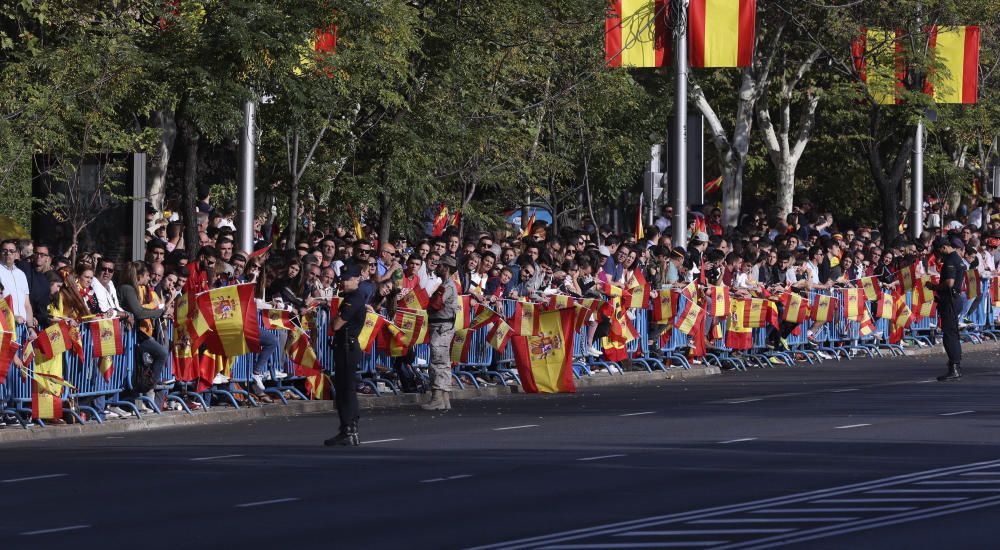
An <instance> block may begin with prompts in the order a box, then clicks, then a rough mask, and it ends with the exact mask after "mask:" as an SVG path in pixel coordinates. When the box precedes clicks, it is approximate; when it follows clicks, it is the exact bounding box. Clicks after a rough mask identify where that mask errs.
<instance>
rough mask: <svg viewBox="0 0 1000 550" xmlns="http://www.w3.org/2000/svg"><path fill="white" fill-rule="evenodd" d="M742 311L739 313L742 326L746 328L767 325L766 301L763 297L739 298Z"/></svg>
mask: <svg viewBox="0 0 1000 550" xmlns="http://www.w3.org/2000/svg"><path fill="white" fill-rule="evenodd" d="M739 303H740V308H741V309H742V310H743V313H742V314H741V315H740V318H741V319H742V322H743V326H745V327H747V328H751V329H753V328H764V327H766V326H767V321H768V318H769V315H768V304H769V303H770V302H768V301H767V300H765V299H763V298H744V299H742V300H739Z"/></svg>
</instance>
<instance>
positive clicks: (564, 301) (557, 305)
mask: <svg viewBox="0 0 1000 550" xmlns="http://www.w3.org/2000/svg"><path fill="white" fill-rule="evenodd" d="M574 303H575V300H574V299H573V297H572V296H567V295H566V294H553V295H552V296H549V301H548V302H547V303H546V304H545V307H546V308H548V309H563V308H566V307H573V304H574Z"/></svg>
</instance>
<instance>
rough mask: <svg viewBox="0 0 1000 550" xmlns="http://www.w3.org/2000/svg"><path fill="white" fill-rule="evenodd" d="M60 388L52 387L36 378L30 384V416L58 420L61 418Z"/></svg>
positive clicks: (35, 418) (36, 418)
mask: <svg viewBox="0 0 1000 550" xmlns="http://www.w3.org/2000/svg"><path fill="white" fill-rule="evenodd" d="M61 394H62V390H61V389H53V388H49V387H47V386H46V384H44V383H39V381H38V380H37V379H36V380H35V381H34V382H32V384H31V418H32V419H34V420H38V419H43V420H58V419H60V418H62V415H63V410H62V397H60V395H61Z"/></svg>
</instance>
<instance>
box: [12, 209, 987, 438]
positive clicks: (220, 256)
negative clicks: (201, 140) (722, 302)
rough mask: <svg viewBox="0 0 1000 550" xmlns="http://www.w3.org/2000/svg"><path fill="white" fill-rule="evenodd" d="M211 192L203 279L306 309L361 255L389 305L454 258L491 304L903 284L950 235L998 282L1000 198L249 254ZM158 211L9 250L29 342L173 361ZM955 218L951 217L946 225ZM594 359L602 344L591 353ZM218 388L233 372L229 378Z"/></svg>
mask: <svg viewBox="0 0 1000 550" xmlns="http://www.w3.org/2000/svg"><path fill="white" fill-rule="evenodd" d="M200 199H201V200H200V205H199V212H198V215H197V220H196V221H197V225H198V236H199V243H198V248H199V252H198V255H197V259H196V260H195V261H197V262H199V265H200V267H201V268H202V269H203V270H204V271H205V272H207V273H208V279H207V280H206V281H204V283H203V284H204V285H205V286H206V287H218V286H223V285H231V284H237V283H252V284H254V285H255V288H256V297H257V298H258V299H259V300H260V301H261V305H263V306H265V307H275V308H287V309H291V310H296V311H299V312H304V311H305V310H307V309H308V308H311V307H314V306H317V305H323V304H328V303H329V302H330V300H331V299H332V298H333V297H334V296H336V294H337V284H338V277H339V274H340V273H341V271H342V270H343V269H344V267H345V266H347V265H349V264H356V265H357V266H358V267H359V268H360V269H361V272H362V278H363V279H364V280H365V281H367V282H366V283H365V284H371V285H375V286H376V287H377V292H373V293H372V294H373V296H374V298H373V304H372V306H373V307H376V308H377V307H383V308H388V309H390V310H391V309H392V308H393V307H395V304H396V303H397V302H398V301H399V300H400V299H401V298H404V297H405V296H406V295H407V293H410V292H414V291H415V289H417V288H418V287H420V288H421V289H422V290H424V291H426V292H427V293H428V294H430V293H432V292H433V291H434V290H435V289H436V287H437V286H439V285H440V284H441V283H442V281H441V280H440V279H439V278H438V277H437V276H436V275H435V271H436V267H437V265H438V262H440V261H441V260H442V258H443V257H445V256H451V257H453V258H454V259H455V261H456V264H457V265H458V270H457V274H456V279H457V284H459V285H460V286H461V292H462V293H463V294H468V295H471V296H472V299H473V300H475V301H476V302H479V303H482V304H485V305H488V306H491V307H495V306H496V305H497V302H498V301H500V300H504V299H527V300H532V301H539V302H541V301H547V300H548V298H549V297H550V296H552V295H554V294H565V295H569V296H574V297H582V298H587V297H600V295H601V284H600V283H602V282H605V281H607V282H611V283H619V284H628V283H629V282H630V281H631V280H633V279H635V278H636V277H637V276H641V277H642V278H643V279H644V280H645V281H647V282H648V283H649V284H650V285H652V286H653V287H654V288H669V287H672V286H683V285H686V284H687V283H689V282H692V281H693V282H699V283H701V284H707V285H725V286H728V287H729V288H730V289H731V292H734V293H736V294H737V295H738V294H740V293H746V294H748V295H749V294H750V293H755V294H757V293H764V294H776V293H780V292H784V291H787V290H793V291H806V290H810V289H828V288H831V287H834V286H838V285H840V286H845V285H849V286H853V285H855V284H856V281H857V280H858V279H859V278H862V277H868V276H875V277H877V278H878V280H879V282H880V283H881V284H883V285H884V286H886V287H892V286H893V285H898V284H899V283H898V281H897V273H898V272H899V270H900V269H901V268H903V267H906V266H909V265H911V264H917V265H918V270H919V272H933V271H934V270H935V269H936V267H935V261H934V258H933V256H932V255H930V254H929V252H930V247H931V243H932V240H933V239H934V238H936V237H938V236H939V235H942V234H944V235H946V236H947V238H949V239H951V241H952V242H953V244H954V246H955V247H956V248H957V249H958V250H959V251H961V255H962V257H963V259H964V260H965V262H966V263H967V266H968V268H969V269H973V270H977V271H978V272H979V273H980V275H981V276H982V277H983V278H989V277H993V276H994V274H995V272H996V270H997V266H998V265H1000V201H992V202H984V203H983V204H978V203H977V202H975V201H972V202H969V201H967V202H966V205H965V208H964V209H960V210H959V213H958V215H956V216H954V217H946V218H941V217H940V215H938V218H937V219H929V225H928V229H927V230H925V231H924V232H923V233H922V234H921V236H920V238H919V239H915V240H911V239H907V238H905V237H897V238H895V239H894V240H892V241H891V242H887V241H886V239H885V238H884V237H883V234H884V232H882V231H879V230H878V229H876V228H872V227H867V226H863V225H854V224H850V223H845V220H837V219H835V218H834V216H833V215H832V214H831V213H830V212H828V211H822V210H819V209H817V208H816V207H815V206H813V205H811V204H808V203H804V204H802V205H800V206H798V207H796V208H795V210H794V211H793V212H792V213H790V214H788V215H787V216H785V217H783V218H779V217H776V216H774V215H772V214H770V213H768V212H765V211H764V210H761V209H758V210H756V211H754V212H751V213H748V214H746V215H744V216H743V218H742V219H741V222H740V224H739V225H738V227H735V228H732V229H729V230H724V228H723V227H722V225H721V212H720V211H719V209H718V208H706V209H704V211H699V210H698V209H694V210H692V211H691V213H690V216H689V219H690V221H691V226H690V228H689V233H690V238H689V242H688V243H687V247H686V248H685V247H681V246H677V245H676V243H674V242H673V239H672V237H671V231H670V224H671V223H672V210H671V207H669V206H667V207H664V208H663V210H662V212H661V213H660V215H659V216H658V217H657V218H656V221H655V223H654V224H652V225H650V226H648V227H646V228H644V229H645V231H644V233H645V235H644V237H643V238H642V239H640V240H637V239H636V238H635V235H634V233H632V232H629V233H625V234H623V233H615V232H614V231H613V230H612V228H611V227H609V226H601V227H592V228H589V229H574V228H566V227H563V228H560V229H559V230H558V231H555V230H553V228H552V227H551V226H549V225H547V224H545V223H536V224H535V225H534V226H533V227H532V228H531V231H530V234H528V235H526V236H523V237H522V236H518V235H517V234H516V233H511V232H510V231H508V232H503V233H494V232H486V231H480V232H468V231H466V232H465V235H464V236H460V235H459V234H458V232H457V228H450V229H449V230H447V231H446V232H445V233H444V234H443V235H442V236H439V237H430V238H421V239H419V240H417V241H410V240H408V239H407V238H406V237H404V236H397V237H395V238H392V239H385V240H383V239H379V238H378V236H377V235H374V234H371V235H369V236H368V237H366V238H358V237H357V236H356V235H355V234H354V232H353V231H348V230H346V229H345V228H344V227H342V226H332V227H320V224H318V223H312V224H310V225H308V226H307V227H308V228H307V230H306V232H305V233H304V235H303V237H302V238H301V239H299V240H298V241H297V242H295V243H294V246H292V247H288V246H286V245H287V241H285V240H284V239H283V238H280V237H278V238H276V236H275V235H272V234H271V231H270V230H271V229H272V228H271V227H269V226H268V224H267V216H266V215H265V214H264V213H261V214H259V215H258V216H257V217H256V218H255V223H254V246H253V248H254V252H252V253H244V252H239V251H237V247H236V242H235V240H236V239H235V226H234V224H233V222H232V217H233V211H232V209H231V208H223V209H216V208H212V207H211V205H210V204H209V199H210V197H209V196H208V195H207V194H203V195H202V197H200ZM932 212H933V211H932ZM933 215H934V214H933V213H932V216H933ZM171 218H173V219H171ZM148 219H149V221H150V226H149V231H148V233H147V236H146V238H147V242H146V249H145V257H144V259H143V260H142V261H136V262H115V261H113V260H112V259H111V258H109V257H107V256H104V255H102V253H101V251H99V250H86V251H75V250H59V251H56V250H53V248H52V247H50V246H48V245H47V243H41V242H32V241H31V240H6V241H3V242H2V243H0V285H2V288H3V296H4V297H9V300H10V303H11V306H12V309H13V311H14V314H15V316H16V320H17V322H18V323H23V324H24V325H25V326H26V327H27V328H28V331H29V338H32V337H34V335H35V334H37V331H39V330H41V329H43V328H44V327H45V326H47V325H48V324H50V323H51V322H53V320H54V319H67V320H68V321H69V322H70V323H71V324H76V323H79V322H81V321H84V320H86V319H89V318H92V317H94V316H119V317H122V318H123V319H124V320H125V322H126V323H127V324H128V326H129V327H135V328H136V329H137V331H138V333H137V339H138V345H139V347H140V348H141V349H142V350H143V351H144V352H145V353H146V354H147V355H148V357H149V358H150V360H152V361H153V363H154V366H155V368H156V369H160V368H162V366H163V364H164V361H165V360H166V357H167V354H168V353H169V349H168V346H169V342H166V341H165V339H164V338H163V336H162V335H161V334H159V331H160V330H161V328H160V327H161V326H162V324H161V323H159V321H160V320H161V319H171V318H172V317H173V316H174V315H175V306H176V304H177V299H178V297H179V295H180V293H181V290H182V289H183V288H184V287H185V285H186V284H188V281H187V279H188V273H189V271H188V269H187V264H188V261H189V260H188V254H187V252H186V251H185V249H186V246H185V244H184V239H183V231H182V230H183V225H182V224H181V223H180V221H179V220H178V219H177V218H176V216H169V217H164V218H158V217H157V216H156V215H155V213H153V212H151V213H150V215H149V217H148ZM943 219H946V220H947V223H945V224H944V225H943V227H938V226H941V225H942V224H941V223H940V222H941V221H942V220H943ZM272 243H273V244H274V246H272ZM969 306H971V304H967V305H966V310H968V309H969ZM595 325H596V323H593V322H592V323H591V326H590V330H589V331H588V338H589V339H590V342H589V343H593V340H594V338H595V337H596V336H597V335H598V328H597V327H596V326H595ZM265 345H272V346H273V345H275V344H274V343H273V342H267V343H265ZM588 353H591V354H594V355H596V354H599V353H600V352H599V351H598V350H597V349H596V348H595V347H593V346H590V348H589V350H588ZM254 372H255V375H257V376H255V384H254V386H255V387H254V389H255V390H256V391H257V392H258V394H260V393H259V392H260V390H263V380H261V379H260V378H258V376H259V375H261V374H262V371H261V369H260V368H255V371H254ZM214 382H215V383H226V382H228V380H226V379H225V377H224V376H223V375H222V374H221V373H220V374H219V375H217V377H216V379H215V380H214ZM149 397H155V395H150V396H149ZM96 406H98V407H100V409H101V410H103V413H104V414H105V415H107V416H110V417H114V416H127V413H126V412H125V411H122V410H121V409H118V408H117V407H107V406H105V405H104V404H103V403H102V402H101V401H100V400H97V401H96ZM4 421H5V422H8V423H14V422H16V419H13V418H9V417H8V418H5V419H4ZM0 424H2V423H0Z"/></svg>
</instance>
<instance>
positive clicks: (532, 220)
mask: <svg viewBox="0 0 1000 550" xmlns="http://www.w3.org/2000/svg"><path fill="white" fill-rule="evenodd" d="M534 226H535V211H534V210H532V211H531V217H529V218H528V223H527V224H525V226H524V229H522V230H521V238H522V239H523V238H525V237H527V236H528V235H531V230H532V228H533V227H534Z"/></svg>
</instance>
